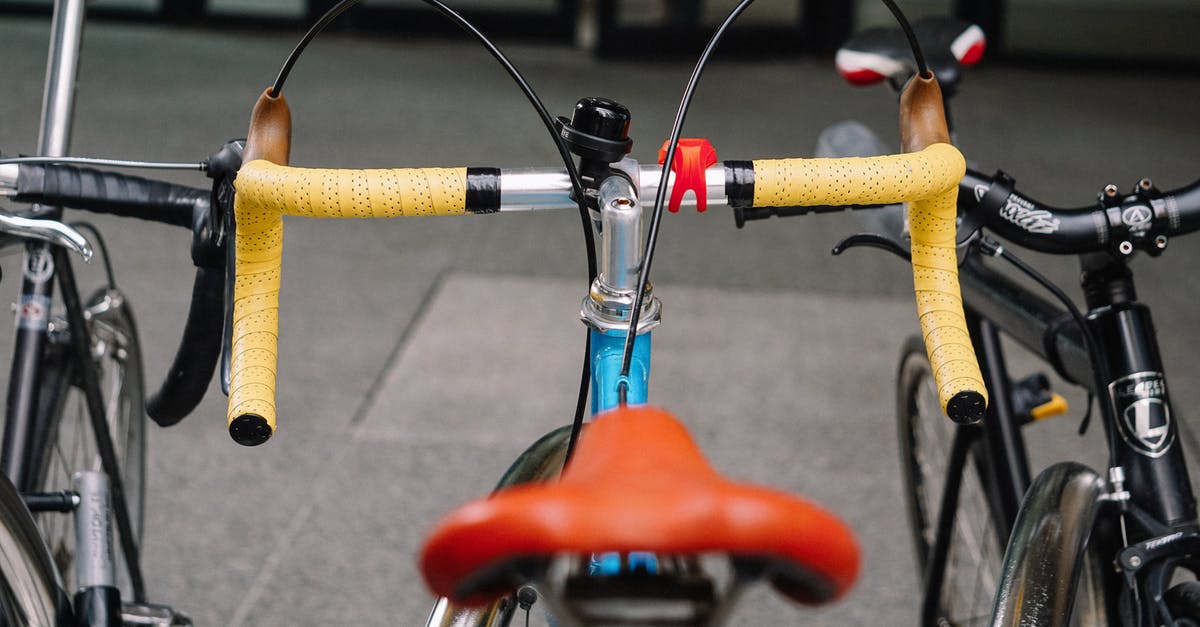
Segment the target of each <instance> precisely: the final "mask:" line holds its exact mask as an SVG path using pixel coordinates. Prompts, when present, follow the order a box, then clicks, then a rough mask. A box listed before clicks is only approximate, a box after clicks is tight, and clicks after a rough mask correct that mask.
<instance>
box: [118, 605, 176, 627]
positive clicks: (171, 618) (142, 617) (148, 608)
mask: <svg viewBox="0 0 1200 627" xmlns="http://www.w3.org/2000/svg"><path fill="white" fill-rule="evenodd" d="M121 624H123V625H125V627H145V626H147V625H148V626H150V627H191V625H192V619H191V618H188V616H187V615H186V614H183V613H181V612H177V611H175V610H174V609H172V608H170V607H168V606H166V605H158V604H155V603H122V604H121Z"/></svg>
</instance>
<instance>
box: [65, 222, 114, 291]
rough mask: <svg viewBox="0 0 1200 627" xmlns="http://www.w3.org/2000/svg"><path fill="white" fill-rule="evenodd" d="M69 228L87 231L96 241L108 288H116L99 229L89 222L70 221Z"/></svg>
mask: <svg viewBox="0 0 1200 627" xmlns="http://www.w3.org/2000/svg"><path fill="white" fill-rule="evenodd" d="M68 226H70V227H71V228H73V229H75V230H77V231H87V232H88V233H90V234H91V236H92V241H94V242H95V243H96V248H97V249H99V251H100V259H101V260H102V261H104V274H105V277H106V278H107V279H108V289H110V290H115V289H117V277H116V275H115V274H114V273H113V265H112V257H110V256H109V254H108V244H106V243H105V242H104V237H103V236H102V235H100V229H98V228H96V225H94V224H92V223H91V222H72V223H71V224H69V225H68Z"/></svg>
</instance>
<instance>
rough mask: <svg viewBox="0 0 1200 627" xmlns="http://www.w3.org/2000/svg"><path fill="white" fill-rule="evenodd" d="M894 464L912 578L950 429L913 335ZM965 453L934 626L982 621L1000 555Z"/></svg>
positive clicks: (981, 483) (930, 531)
mask: <svg viewBox="0 0 1200 627" xmlns="http://www.w3.org/2000/svg"><path fill="white" fill-rule="evenodd" d="M897 401H898V404H897V408H898V418H899V435H900V442H901V452H900V454H901V462H902V468H903V475H904V489H905V499H906V501H907V505H908V514H909V524H910V528H911V530H912V532H913V541H914V547H915V549H916V557H917V566H918V577H919V579H920V580H921V581H922V582H924V574H925V571H926V566H927V564H928V561H929V558H930V555H931V551H932V549H933V545H934V542H935V541H936V535H937V520H938V515H939V511H940V508H941V502H942V492H943V489H944V486H945V481H946V477H947V476H948V473H949V472H950V468H949V461H950V450H951V445H952V443H953V441H954V434H955V430H956V429H958V428H960V427H957V426H956V425H954V424H953V423H951V422H950V419H949V418H947V417H946V416H945V415H944V414H943V413H942V411H941V405H940V403H939V402H938V393H937V387H936V384H935V383H934V380H933V376H932V373H931V372H930V367H929V360H928V358H927V357H926V354H925V348H924V346H923V345H922V344H921V342H920V340H919V339H918V338H914V341H910V342H909V343H908V344H906V346H905V350H904V353H903V355H902V358H901V363H900V372H899V389H898V398H897ZM981 470H982V465H981V464H980V463H979V455H978V453H977V452H976V451H975V450H972V451H971V452H970V453H969V454H968V457H967V462H966V464H965V465H964V467H963V469H962V484H961V487H960V488H959V498H958V508H957V510H956V512H955V517H954V524H953V528H952V531H951V536H950V547H949V553H948V555H947V559H946V567H945V571H944V577H943V583H942V591H941V595H940V598H939V617H940V620H939V624H947V625H954V626H964V627H965V626H971V625H986V624H988V623H989V622H990V618H991V613H992V604H993V601H994V597H995V594H996V589H997V585H998V581H999V576H1000V570H1001V563H1002V561H1003V558H1004V541H1003V539H1002V538H1001V537H1000V536H999V532H998V531H997V529H996V527H995V525H994V524H993V522H992V515H991V510H990V508H989V506H988V502H989V501H988V489H989V484H988V482H987V480H986V477H985V476H984V475H982V474H981Z"/></svg>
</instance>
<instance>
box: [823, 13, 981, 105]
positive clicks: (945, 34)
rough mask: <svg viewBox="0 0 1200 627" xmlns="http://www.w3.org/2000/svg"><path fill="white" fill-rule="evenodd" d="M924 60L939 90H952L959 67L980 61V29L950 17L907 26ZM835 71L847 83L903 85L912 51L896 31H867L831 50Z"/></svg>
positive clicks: (910, 67) (909, 70)
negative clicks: (910, 27)
mask: <svg viewBox="0 0 1200 627" xmlns="http://www.w3.org/2000/svg"><path fill="white" fill-rule="evenodd" d="M913 32H915V33H916V35H917V40H918V41H919V42H920V43H921V50H922V51H923V52H924V54H925V61H926V63H927V64H928V65H929V69H930V70H932V71H933V73H934V74H935V75H936V76H937V80H938V83H939V84H940V85H941V88H942V91H943V92H944V93H945V94H946V95H947V96H949V95H951V94H953V92H954V89H955V87H956V86H957V84H958V80H959V78H960V76H961V68H963V67H970V66H972V65H975V64H976V63H978V62H979V60H980V59H981V58H983V51H984V48H985V47H986V45H987V39H986V37H984V34H983V29H981V28H979V27H978V26H976V25H974V24H972V23H970V22H966V21H964V20H959V19H956V18H952V17H930V18H924V19H921V20H918V21H916V22H914V23H913ZM836 63H837V69H838V73H839V74H841V75H842V77H843V78H845V79H846V80H847V81H849V82H850V83H853V84H855V85H871V84H874V83H878V82H881V81H883V80H887V79H891V80H893V81H896V82H897V83H898V84H900V85H903V84H904V82H906V81H907V80H908V77H910V76H912V75H913V74H915V73H916V71H917V66H916V62H915V61H914V60H913V54H912V49H911V48H910V47H909V45H908V39H907V38H906V37H905V36H904V31H902V30H900V29H899V28H871V29H867V30H864V31H862V32H860V33H858V34H857V35H854V36H853V37H851V38H850V39H849V40H847V41H846V43H844V44H842V47H841V48H839V49H838V52H837V58H836Z"/></svg>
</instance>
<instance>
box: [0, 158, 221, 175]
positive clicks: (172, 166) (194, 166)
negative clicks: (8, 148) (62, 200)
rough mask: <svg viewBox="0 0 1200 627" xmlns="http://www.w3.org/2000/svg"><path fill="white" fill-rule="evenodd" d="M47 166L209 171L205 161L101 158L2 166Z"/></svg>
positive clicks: (7, 161)
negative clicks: (186, 161) (182, 161)
mask: <svg viewBox="0 0 1200 627" xmlns="http://www.w3.org/2000/svg"><path fill="white" fill-rule="evenodd" d="M22 163H29V164H45V165H56V164H57V165H94V166H99V167H106V168H140V169H144V170H194V171H196V172H202V171H204V170H206V169H208V164H207V163H205V162H203V161H197V162H189V163H178V162H174V161H132V160H129V159H104V158H101V157H3V158H0V165H12V164H18V165H19V164H22Z"/></svg>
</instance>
